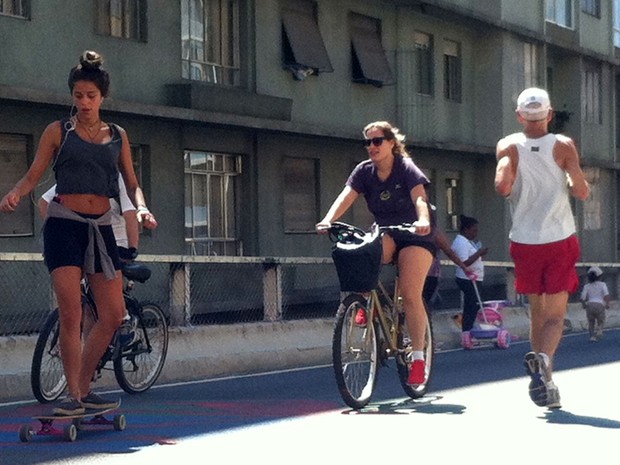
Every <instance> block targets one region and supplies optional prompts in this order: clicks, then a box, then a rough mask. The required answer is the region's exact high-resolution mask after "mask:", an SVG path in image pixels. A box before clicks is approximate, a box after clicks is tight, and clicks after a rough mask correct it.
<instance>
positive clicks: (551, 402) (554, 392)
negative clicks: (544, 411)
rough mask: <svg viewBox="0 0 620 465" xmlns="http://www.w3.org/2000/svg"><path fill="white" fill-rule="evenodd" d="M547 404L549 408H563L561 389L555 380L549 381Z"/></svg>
mask: <svg viewBox="0 0 620 465" xmlns="http://www.w3.org/2000/svg"><path fill="white" fill-rule="evenodd" d="M546 387H547V405H546V407H547V408H549V409H557V408H562V404H561V403H560V390H559V389H558V387H557V386H556V385H555V383H554V382H553V381H549V382H548V383H547V386H546Z"/></svg>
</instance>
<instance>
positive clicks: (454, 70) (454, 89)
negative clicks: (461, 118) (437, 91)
mask: <svg viewBox="0 0 620 465" xmlns="http://www.w3.org/2000/svg"><path fill="white" fill-rule="evenodd" d="M443 58H444V96H445V97H446V99H448V100H453V101H455V102H460V101H461V99H462V90H461V89H462V82H461V79H462V71H461V44H459V43H458V42H455V41H453V40H444V42H443Z"/></svg>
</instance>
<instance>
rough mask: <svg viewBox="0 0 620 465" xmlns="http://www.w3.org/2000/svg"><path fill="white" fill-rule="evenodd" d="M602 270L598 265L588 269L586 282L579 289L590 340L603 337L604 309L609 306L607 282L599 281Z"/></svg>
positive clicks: (597, 339) (594, 340)
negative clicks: (581, 288)
mask: <svg viewBox="0 0 620 465" xmlns="http://www.w3.org/2000/svg"><path fill="white" fill-rule="evenodd" d="M602 274H603V271H602V270H601V269H600V268H599V267H598V266H593V267H591V268H590V269H589V270H588V284H586V285H585V286H583V290H582V291H581V304H582V305H583V308H584V309H585V310H586V316H587V318H588V331H589V332H590V342H597V341H599V340H600V339H601V338H602V337H603V327H604V326H605V309H606V308H609V291H608V290H607V284H605V283H604V282H603V281H600V279H601V275H602Z"/></svg>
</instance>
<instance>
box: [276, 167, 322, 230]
mask: <svg viewBox="0 0 620 465" xmlns="http://www.w3.org/2000/svg"><path fill="white" fill-rule="evenodd" d="M282 170H283V172H284V231H285V232H287V233H290V232H314V225H315V224H316V223H317V221H318V220H319V218H318V216H319V213H318V209H319V201H318V198H317V193H318V188H317V180H318V174H317V161H316V160H313V159H311V158H293V157H285V158H284V163H283V166H282Z"/></svg>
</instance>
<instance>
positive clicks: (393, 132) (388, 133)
mask: <svg viewBox="0 0 620 465" xmlns="http://www.w3.org/2000/svg"><path fill="white" fill-rule="evenodd" d="M371 129H379V130H380V131H381V132H382V133H383V137H385V138H386V139H387V140H393V141H394V146H393V147H392V154H393V155H395V156H401V157H409V153H407V147H406V146H405V135H404V134H401V133H400V130H399V129H398V128H397V127H396V126H393V125H392V124H390V123H389V122H387V121H375V122H373V123H369V124H367V125H366V127H364V129H363V130H362V134H364V137H366V136H367V134H368V131H370V130H371Z"/></svg>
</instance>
